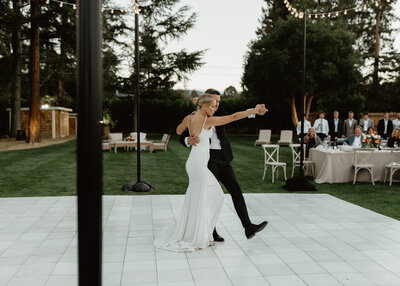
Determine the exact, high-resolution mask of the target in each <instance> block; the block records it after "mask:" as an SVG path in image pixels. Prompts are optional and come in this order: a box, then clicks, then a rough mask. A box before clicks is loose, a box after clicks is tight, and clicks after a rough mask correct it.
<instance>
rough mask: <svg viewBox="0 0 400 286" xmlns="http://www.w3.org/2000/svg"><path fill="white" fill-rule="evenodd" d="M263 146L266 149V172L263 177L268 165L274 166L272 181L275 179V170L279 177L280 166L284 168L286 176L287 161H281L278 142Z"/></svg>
mask: <svg viewBox="0 0 400 286" xmlns="http://www.w3.org/2000/svg"><path fill="white" fill-rule="evenodd" d="M261 147H262V148H263V149H264V174H263V177H262V179H263V180H264V178H265V173H266V172H267V169H268V166H271V167H272V183H274V181H275V170H276V178H277V179H278V178H279V173H278V168H279V167H282V168H283V174H284V176H285V181H286V180H287V178H286V163H284V162H279V145H277V144H263V145H261Z"/></svg>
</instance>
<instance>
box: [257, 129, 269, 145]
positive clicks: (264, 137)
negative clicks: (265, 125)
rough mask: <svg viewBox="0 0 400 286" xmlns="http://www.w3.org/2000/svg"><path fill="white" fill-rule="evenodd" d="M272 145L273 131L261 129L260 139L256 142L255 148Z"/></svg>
mask: <svg viewBox="0 0 400 286" xmlns="http://www.w3.org/2000/svg"><path fill="white" fill-rule="evenodd" d="M270 143H271V130H270V129H261V130H260V133H259V134H258V139H257V140H256V141H255V142H254V146H257V145H262V144H270Z"/></svg>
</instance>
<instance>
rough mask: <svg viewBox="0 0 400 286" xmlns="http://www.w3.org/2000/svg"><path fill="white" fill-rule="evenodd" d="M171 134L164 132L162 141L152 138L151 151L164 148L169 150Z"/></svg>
mask: <svg viewBox="0 0 400 286" xmlns="http://www.w3.org/2000/svg"><path fill="white" fill-rule="evenodd" d="M170 137H171V135H168V134H164V135H163V137H162V139H161V141H157V140H152V141H151V145H150V152H151V153H153V151H154V150H164V151H165V152H167V147H168V142H169V138H170Z"/></svg>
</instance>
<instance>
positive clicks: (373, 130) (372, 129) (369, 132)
mask: <svg viewBox="0 0 400 286" xmlns="http://www.w3.org/2000/svg"><path fill="white" fill-rule="evenodd" d="M366 134H367V135H371V136H372V135H374V134H375V129H374V128H373V127H370V128H368V131H367V133H366Z"/></svg>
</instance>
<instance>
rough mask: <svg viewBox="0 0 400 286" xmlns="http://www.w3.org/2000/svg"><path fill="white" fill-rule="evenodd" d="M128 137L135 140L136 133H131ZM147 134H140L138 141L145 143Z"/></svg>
mask: <svg viewBox="0 0 400 286" xmlns="http://www.w3.org/2000/svg"><path fill="white" fill-rule="evenodd" d="M129 135H130V136H131V137H132V138H133V140H136V137H137V132H131V133H129ZM146 137H147V133H144V132H140V141H146Z"/></svg>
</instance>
